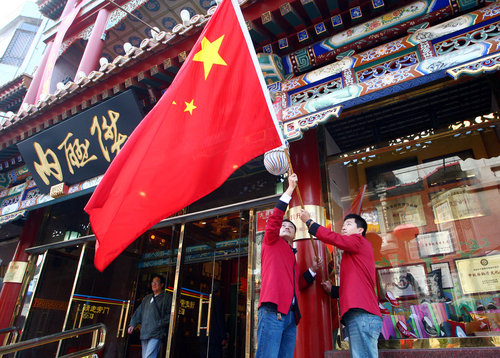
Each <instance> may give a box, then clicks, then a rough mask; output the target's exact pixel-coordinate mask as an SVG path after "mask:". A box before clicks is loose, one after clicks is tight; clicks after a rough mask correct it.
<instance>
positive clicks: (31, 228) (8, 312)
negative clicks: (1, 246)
mask: <svg viewBox="0 0 500 358" xmlns="http://www.w3.org/2000/svg"><path fill="white" fill-rule="evenodd" d="M42 217H43V209H38V210H34V211H32V212H31V213H30V214H29V217H28V220H27V221H26V223H25V224H24V227H23V231H22V233H21V236H20V237H19V243H18V244H17V248H16V252H15V253H14V256H13V257H12V261H16V262H19V261H21V262H27V261H28V257H29V254H27V253H26V252H25V251H24V250H26V249H27V248H29V247H31V246H33V244H34V242H35V239H36V237H37V234H38V230H39V229H40V223H41V221H42ZM20 290H21V284H20V283H12V282H4V284H3V286H2V292H0V328H7V327H10V326H11V325H12V322H11V319H12V314H13V313H14V309H15V307H16V302H17V298H18V297H19V291H20ZM4 338H5V336H4V335H0V344H3V341H4Z"/></svg>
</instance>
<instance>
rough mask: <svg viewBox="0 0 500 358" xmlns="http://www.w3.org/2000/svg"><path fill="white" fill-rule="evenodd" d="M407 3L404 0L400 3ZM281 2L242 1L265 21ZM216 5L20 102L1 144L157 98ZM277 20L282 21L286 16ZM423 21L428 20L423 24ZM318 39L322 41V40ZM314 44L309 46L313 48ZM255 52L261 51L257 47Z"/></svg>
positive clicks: (248, 14) (379, 39)
mask: <svg viewBox="0 0 500 358" xmlns="http://www.w3.org/2000/svg"><path fill="white" fill-rule="evenodd" d="M240 3H241V1H240ZM319 3H323V2H322V1H319V2H318V4H319ZM405 3H406V1H402V2H400V4H405ZM431 3H432V2H431ZM283 4H284V2H283V0H274V1H256V2H254V3H251V4H250V3H249V2H244V5H243V6H242V8H243V13H244V16H245V18H246V19H253V18H255V17H256V16H257V14H260V15H259V16H258V18H259V19H258V21H261V25H262V18H263V17H266V16H268V15H269V13H272V14H274V13H275V12H276V11H278V12H279V13H280V14H281V13H282V11H281V10H280V6H282V5H283ZM303 6H306V4H303ZM322 6H323V5H322ZM391 6H392V5H391ZM318 8H321V6H319V5H318ZM293 9H296V7H295V6H294V8H293ZM214 10H215V7H212V8H211V9H210V10H209V11H208V12H207V14H196V15H194V16H192V17H191V20H190V21H189V23H186V24H178V25H176V26H175V27H174V28H173V30H172V31H168V32H167V31H162V32H161V33H160V34H155V35H154V36H152V37H146V38H144V39H143V40H142V42H141V43H140V45H138V46H132V47H131V48H130V49H127V52H125V53H124V54H123V55H118V56H116V57H115V58H114V59H113V60H112V61H108V62H103V63H101V66H100V68H99V69H98V70H96V71H92V72H91V73H90V74H88V76H81V77H78V78H75V80H74V82H72V81H70V82H68V83H66V85H65V86H64V88H61V89H58V90H56V91H55V92H54V93H52V94H49V95H46V96H42V98H41V99H40V100H39V101H38V102H37V103H36V104H35V105H28V106H25V107H23V108H21V110H20V111H19V113H17V114H15V115H12V116H11V117H10V118H8V119H7V120H6V121H4V123H3V125H2V128H0V133H2V136H1V139H0V149H2V148H6V147H8V146H10V145H13V144H15V143H17V142H18V141H20V140H23V139H25V138H27V137H29V136H31V135H33V134H35V133H37V132H39V131H41V130H43V129H45V128H48V127H50V126H51V125H53V124H55V123H58V122H59V121H62V120H64V119H66V118H68V117H70V116H72V115H74V114H76V113H78V112H79V111H81V110H84V109H86V108H89V107H91V106H93V105H95V104H97V103H99V102H100V101H103V100H105V99H107V98H110V97H112V96H114V95H115V94H117V93H120V92H121V91H123V90H125V89H128V88H135V89H137V90H138V91H139V92H140V93H142V94H143V98H145V99H146V100H147V98H148V97H153V100H156V99H158V97H159V93H160V92H161V91H162V90H164V89H165V88H167V87H168V85H169V84H170V82H171V81H172V79H173V78H174V77H175V73H176V71H177V70H178V69H179V68H180V66H181V64H182V62H183V61H184V59H185V58H186V57H187V54H188V52H189V51H190V49H191V47H192V46H193V44H194V42H195V41H196V38H197V36H198V34H199V32H200V31H201V29H202V28H203V26H204V24H205V23H206V21H208V19H209V18H210V16H211V13H212V12H213V11H214ZM304 11H305V10H304ZM429 11H430V10H429ZM299 12H301V11H299ZM313 12H314V11H313ZM266 14H267V15H266ZM382 14H383V13H376V12H373V14H372V15H374V16H375V15H377V16H380V15H382ZM449 14H453V11H449ZM264 15H266V16H264ZM284 15H286V13H284ZM284 15H283V16H284ZM428 15H429V14H428V13H426V14H425V16H426V18H427V19H428V18H429V16H428ZM448 16H450V15H448ZM272 17H273V16H272ZM418 20H419V18H411V19H409V23H410V24H418V23H419V22H418ZM277 21H278V22H282V21H284V20H283V19H281V20H277ZM407 22H408V21H407ZM304 23H305V24H306V23H310V20H307V21H305V20H304ZM247 24H249V28H251V27H252V26H253V25H255V23H254V21H253V20H248V21H247ZM362 24H363V23H361V24H360V25H362ZM304 26H305V25H304ZM422 26H426V25H425V24H422ZM427 26H428V24H427ZM300 28H301V27H300V26H298V27H297V29H295V28H294V29H290V28H288V29H287V36H289V35H290V34H293V35H294V36H297V34H298V32H297V31H298V29H300ZM401 28H403V29H405V31H406V29H407V28H408V26H407V24H406V23H395V25H394V27H393V28H388V31H389V33H391V31H392V36H394V33H399V32H398V31H400V30H401ZM347 31H349V29H347V30H346V29H344V30H343V31H340V32H338V34H339V35H340V34H342V33H345V32H347ZM263 33H266V34H267V35H266V37H265V38H266V40H265V41H264V42H258V43H260V44H264V43H267V45H265V46H264V47H266V46H267V47H266V49H269V48H270V49H271V53H270V54H271V55H277V54H275V53H274V52H273V46H272V43H269V41H271V40H272V39H273V38H277V37H276V36H274V35H272V34H271V30H265V29H264V31H263ZM367 39H368V40H370V41H371V42H369V44H370V45H373V44H381V43H384V42H385V41H387V38H386V37H384V36H376V35H373V36H370V37H368V38H367ZM266 41H267V42H266ZM363 41H365V44H367V43H368V42H367V41H366V40H363ZM255 42H256V41H255V39H254V43H255ZM358 42H359V41H356V42H355V43H358ZM317 43H318V44H320V45H321V41H319V42H317ZM312 45H313V44H311V45H310V46H309V47H308V48H312ZM264 47H262V48H261V50H262V49H263V48H264ZM257 52H259V50H258V49H257ZM351 55H352V54H351ZM291 56H297V54H295V53H291ZM151 94H153V95H151ZM154 97H156V98H154ZM145 104H146V105H149V104H150V103H145Z"/></svg>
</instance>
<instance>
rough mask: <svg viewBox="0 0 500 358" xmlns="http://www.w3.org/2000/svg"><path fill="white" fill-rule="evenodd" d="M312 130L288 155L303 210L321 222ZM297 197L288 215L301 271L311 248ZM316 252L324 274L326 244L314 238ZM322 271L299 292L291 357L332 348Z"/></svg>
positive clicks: (316, 355)
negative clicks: (298, 318) (293, 227)
mask: <svg viewBox="0 0 500 358" xmlns="http://www.w3.org/2000/svg"><path fill="white" fill-rule="evenodd" d="M316 135H317V133H316V131H315V130H309V131H307V132H306V133H305V135H304V138H303V139H302V140H299V141H297V142H294V143H292V145H291V146H290V157H291V161H292V165H293V169H294V172H295V173H297V175H298V177H299V182H298V187H299V190H300V194H301V196H302V200H303V203H304V205H305V207H306V210H308V211H309V212H312V216H313V217H314V218H315V221H317V222H319V223H323V224H324V215H323V201H322V199H321V173H320V162H319V153H318V140H317V137H316ZM300 206H301V205H300V201H299V198H298V195H297V192H296V193H295V194H294V196H293V199H292V202H291V204H290V217H291V219H292V221H293V222H294V223H295V224H296V225H297V235H296V238H295V242H294V246H295V247H296V248H297V250H298V254H297V262H298V265H299V269H300V272H303V271H305V270H306V269H307V268H308V267H309V266H310V265H311V263H312V259H313V258H314V255H315V254H314V248H313V245H312V243H311V239H310V237H309V234H308V233H307V231H306V230H307V228H306V227H305V225H304V224H303V223H302V222H301V221H300V219H298V217H297V214H298V211H299V210H300ZM314 244H315V246H316V248H317V251H318V255H319V256H320V257H321V259H322V260H323V267H322V272H323V273H324V275H325V276H326V275H327V272H328V269H327V262H326V261H327V258H326V251H325V250H326V246H325V244H323V243H322V242H321V241H319V240H316V239H315V240H314ZM323 279H324V278H323V274H322V273H321V272H320V273H318V274H317V276H316V281H315V282H314V284H313V285H312V286H310V287H308V288H307V289H306V290H304V291H302V292H301V293H300V295H299V307H300V311H301V313H302V320H301V321H300V324H299V325H298V327H297V343H296V345H295V358H323V357H324V352H325V351H327V350H332V348H333V338H332V316H331V315H332V312H331V298H330V297H329V296H328V295H327V294H326V293H325V291H323V288H322V287H321V281H322V280H323Z"/></svg>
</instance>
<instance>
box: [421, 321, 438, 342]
mask: <svg viewBox="0 0 500 358" xmlns="http://www.w3.org/2000/svg"><path fill="white" fill-rule="evenodd" d="M422 323H423V324H424V330H425V331H426V332H427V334H428V335H429V336H431V337H436V336H437V335H438V333H437V331H436V328H434V327H433V325H432V322H431V320H430V319H429V317H427V316H424V318H422Z"/></svg>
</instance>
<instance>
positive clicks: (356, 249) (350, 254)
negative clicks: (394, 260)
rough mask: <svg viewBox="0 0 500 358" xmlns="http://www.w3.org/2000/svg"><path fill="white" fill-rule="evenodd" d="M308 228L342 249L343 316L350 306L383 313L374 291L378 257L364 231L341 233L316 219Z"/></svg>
mask: <svg viewBox="0 0 500 358" xmlns="http://www.w3.org/2000/svg"><path fill="white" fill-rule="evenodd" d="M309 232H310V233H311V234H313V235H314V236H316V237H317V238H318V239H319V240H321V241H323V242H325V243H327V244H331V245H335V246H336V247H338V248H339V249H341V250H344V253H343V254H342V261H341V263H340V297H339V300H340V302H339V303H340V317H341V319H342V317H343V316H344V314H345V313H346V312H347V311H349V310H350V309H351V308H361V309H364V310H365V311H367V312H369V313H372V314H374V315H376V316H379V317H381V313H380V308H379V307H378V299H377V295H376V294H375V260H374V258H373V249H372V245H371V243H370V242H369V241H368V240H367V239H366V238H365V237H363V236H362V235H359V234H355V235H348V236H345V235H340V234H337V233H336V232H333V231H330V230H328V229H327V228H325V227H323V226H321V225H319V224H317V223H313V224H312V225H311V227H310V229H309Z"/></svg>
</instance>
